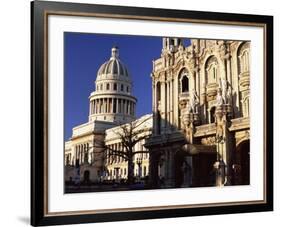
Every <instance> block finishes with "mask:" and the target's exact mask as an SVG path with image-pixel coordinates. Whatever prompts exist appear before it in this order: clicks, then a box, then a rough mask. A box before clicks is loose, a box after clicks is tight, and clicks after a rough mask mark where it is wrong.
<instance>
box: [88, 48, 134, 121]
mask: <svg viewBox="0 0 281 227" xmlns="http://www.w3.org/2000/svg"><path fill="white" fill-rule="evenodd" d="M95 85H96V89H95V91H94V92H92V93H91V95H90V114H89V121H95V120H100V121H109V122H116V123H118V124H123V123H127V122H130V121H132V120H134V119H135V109H136V102H137V99H136V98H135V97H134V96H133V95H132V86H133V85H132V80H131V76H130V74H129V72H128V69H127V67H126V66H125V65H124V64H123V63H122V61H121V60H120V59H119V50H118V48H117V47H113V48H112V50H111V57H110V59H109V60H108V61H106V62H105V63H104V64H102V65H101V67H100V68H99V70H98V73H97V79H96V82H95Z"/></svg>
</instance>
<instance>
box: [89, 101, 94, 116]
mask: <svg viewBox="0 0 281 227" xmlns="http://www.w3.org/2000/svg"><path fill="white" fill-rule="evenodd" d="M92 107H93V105H92V101H90V108H89V115H91V114H92Z"/></svg>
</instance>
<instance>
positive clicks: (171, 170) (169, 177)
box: [165, 149, 175, 187]
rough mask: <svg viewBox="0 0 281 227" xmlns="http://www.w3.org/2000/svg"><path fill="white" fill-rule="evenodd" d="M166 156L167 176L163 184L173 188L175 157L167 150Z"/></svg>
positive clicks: (171, 151)
mask: <svg viewBox="0 0 281 227" xmlns="http://www.w3.org/2000/svg"><path fill="white" fill-rule="evenodd" d="M167 154H168V157H169V159H168V163H167V168H168V170H167V174H168V175H167V176H166V179H165V184H166V186H168V187H174V186H175V155H174V152H173V150H171V149H168V150H167Z"/></svg>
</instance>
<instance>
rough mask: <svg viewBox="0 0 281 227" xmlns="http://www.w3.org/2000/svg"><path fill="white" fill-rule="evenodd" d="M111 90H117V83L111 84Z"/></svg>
mask: <svg viewBox="0 0 281 227" xmlns="http://www.w3.org/2000/svg"><path fill="white" fill-rule="evenodd" d="M113 90H114V91H116V90H117V84H116V83H114V84H113Z"/></svg>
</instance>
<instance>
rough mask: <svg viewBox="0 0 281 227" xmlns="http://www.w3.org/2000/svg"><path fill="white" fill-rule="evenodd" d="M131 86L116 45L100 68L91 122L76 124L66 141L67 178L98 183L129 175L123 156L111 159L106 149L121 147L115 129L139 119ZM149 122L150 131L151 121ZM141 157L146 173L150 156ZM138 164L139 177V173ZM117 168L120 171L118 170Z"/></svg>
mask: <svg viewBox="0 0 281 227" xmlns="http://www.w3.org/2000/svg"><path fill="white" fill-rule="evenodd" d="M132 89H133V83H132V79H131V76H130V74H129V72H128V69H127V67H126V66H125V64H124V63H123V62H122V61H121V60H120V58H119V50H118V48H117V47H113V48H112V50H111V57H110V59H109V60H108V61H106V62H105V63H104V64H102V65H101V67H100V68H99V70H98V73H97V77H96V81H95V90H94V91H93V92H92V93H91V94H90V96H89V117H88V122H86V123H85V124H81V125H78V126H76V127H74V128H73V129H72V136H71V138H70V139H69V140H68V141H66V142H65V155H64V157H65V181H76V182H83V181H91V182H99V181H100V180H102V179H103V180H113V179H118V178H120V179H121V178H125V177H126V174H127V170H126V168H125V165H126V163H125V162H122V161H121V160H120V159H114V160H113V162H111V161H112V160H110V162H109V161H108V160H107V159H106V158H107V157H106V156H105V151H104V148H105V147H106V146H114V147H115V146H119V144H118V138H116V135H114V133H113V132H114V131H115V130H117V129H118V127H120V125H123V124H126V123H130V122H134V121H135V120H136V118H135V109H136V102H137V99H136V98H135V97H134V96H133V95H132ZM144 118H145V119H146V118H147V116H144ZM150 119H152V117H151V116H150ZM149 122H150V126H148V127H149V129H150V132H151V129H152V120H151V121H149ZM109 129H110V130H109ZM111 137H112V138H111ZM107 143H110V145H108V144H107ZM140 143H144V142H143V141H140ZM140 143H138V144H136V147H137V146H141V145H140ZM142 147H143V146H142ZM116 148H117V147H116ZM142 159H144V161H143V162H142V165H141V166H140V167H139V168H138V169H140V168H143V169H144V170H143V172H142V173H143V174H144V175H147V173H148V164H147V162H148V161H147V160H148V156H147V155H145V156H143V157H142ZM142 159H141V160H142ZM117 160H118V162H117ZM137 160H140V157H138V159H136V160H135V162H137ZM121 166H122V168H121ZM123 166H124V167H123ZM137 166H138V165H136V170H135V171H136V172H135V174H136V176H137V175H138V174H139V172H137V171H139V170H138V169H137ZM118 168H120V172H116V171H117V170H116V169H118ZM121 171H122V172H121Z"/></svg>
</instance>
